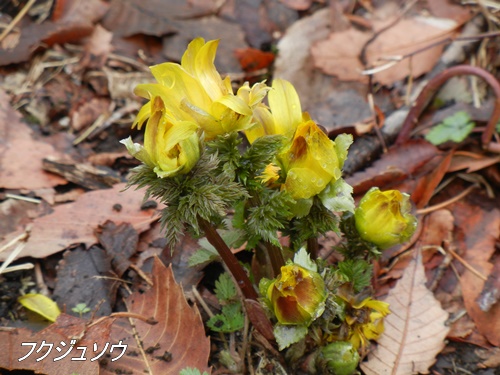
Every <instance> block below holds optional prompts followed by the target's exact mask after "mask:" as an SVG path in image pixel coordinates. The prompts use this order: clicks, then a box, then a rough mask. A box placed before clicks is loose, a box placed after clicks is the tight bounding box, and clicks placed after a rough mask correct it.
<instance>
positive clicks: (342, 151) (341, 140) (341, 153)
mask: <svg viewBox="0 0 500 375" xmlns="http://www.w3.org/2000/svg"><path fill="white" fill-rule="evenodd" d="M352 142H353V139H352V135H351V134H339V135H338V136H337V137H336V138H335V150H336V152H337V157H338V158H339V168H340V169H342V167H343V166H344V162H345V160H346V159H347V149H348V148H349V146H350V145H351V144H352Z"/></svg>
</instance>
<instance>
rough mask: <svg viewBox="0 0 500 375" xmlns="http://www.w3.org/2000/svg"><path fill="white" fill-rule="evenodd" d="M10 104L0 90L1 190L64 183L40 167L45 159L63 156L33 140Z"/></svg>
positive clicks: (7, 97)
mask: <svg viewBox="0 0 500 375" xmlns="http://www.w3.org/2000/svg"><path fill="white" fill-rule="evenodd" d="M9 102H10V99H9V96H8V95H7V94H6V93H5V92H4V91H2V90H0V188H5V189H29V190H33V189H41V188H46V187H52V186H56V185H60V184H64V183H66V180H65V179H63V178H61V177H59V176H56V175H53V174H52V173H47V172H45V171H44V170H43V168H42V159H43V158H44V157H47V156H54V157H61V156H62V155H60V153H59V152H58V151H56V150H55V149H54V147H52V145H50V144H49V143H47V142H43V141H40V140H36V139H34V138H33V132H32V130H31V129H30V128H29V126H27V125H26V124H24V123H23V122H22V121H21V115H20V114H19V113H18V112H17V111H16V110H14V109H13V108H12V107H11V106H10V104H9Z"/></svg>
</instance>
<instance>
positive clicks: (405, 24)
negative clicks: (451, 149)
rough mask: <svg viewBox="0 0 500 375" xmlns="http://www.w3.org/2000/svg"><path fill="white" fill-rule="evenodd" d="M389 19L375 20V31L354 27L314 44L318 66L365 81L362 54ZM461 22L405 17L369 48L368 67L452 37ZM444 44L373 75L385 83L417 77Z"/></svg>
mask: <svg viewBox="0 0 500 375" xmlns="http://www.w3.org/2000/svg"><path fill="white" fill-rule="evenodd" d="M387 24H388V21H387V19H383V20H373V25H374V30H373V31H372V32H362V31H358V30H356V29H354V28H351V29H349V30H346V31H342V32H336V33H333V34H331V35H330V37H329V38H328V39H326V40H324V41H321V42H318V43H317V44H316V45H314V46H313V48H312V50H311V53H312V56H313V58H314V61H315V64H316V66H317V67H318V68H320V69H321V70H322V71H324V72H325V73H327V74H331V75H335V76H337V77H339V78H340V79H342V80H346V81H349V80H358V81H363V82H364V81H366V80H367V76H366V75H363V74H362V71H363V70H364V68H365V67H364V66H363V65H362V63H361V61H360V58H359V57H360V55H361V52H362V50H363V47H364V46H365V45H366V43H367V42H368V41H369V40H370V39H371V38H372V37H373V36H374V35H375V34H374V33H376V32H377V31H380V30H383V29H384V27H386V26H387ZM459 25H460V24H459V23H457V22H455V21H453V20H451V19H439V18H434V17H423V16H415V17H412V18H404V19H401V20H400V21H399V22H397V23H396V24H395V25H394V26H392V27H390V28H389V29H387V30H384V31H383V32H381V33H380V34H378V36H377V37H376V39H375V40H374V41H373V42H372V43H370V44H369V45H368V47H367V48H366V60H367V65H368V67H374V66H378V65H382V64H386V63H388V62H390V61H391V60H390V59H391V58H392V57H394V56H402V55H406V54H408V53H412V52H415V51H417V50H419V49H421V48H423V47H426V46H428V45H431V44H433V43H436V42H438V41H441V40H445V39H446V38H449V37H452V36H453V35H454V33H455V32H456V30H457V28H458V26H459ZM443 48H444V47H443V45H442V44H440V45H436V46H434V47H432V48H429V49H427V50H425V51H422V52H420V53H418V54H415V55H414V56H412V59H411V64H409V63H408V61H407V60H403V61H400V62H397V63H396V64H395V65H394V66H391V67H390V68H388V69H385V70H383V71H381V72H379V73H376V74H374V76H373V77H374V81H376V82H378V83H381V84H382V85H392V84H393V83H394V82H396V81H399V80H401V79H404V78H405V77H407V76H408V75H412V76H414V77H418V76H420V75H422V74H424V73H426V72H428V71H429V70H430V69H432V67H433V66H434V65H435V63H436V62H437V61H438V59H439V58H440V56H441V53H442V50H443Z"/></svg>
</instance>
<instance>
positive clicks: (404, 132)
mask: <svg viewBox="0 0 500 375" xmlns="http://www.w3.org/2000/svg"><path fill="white" fill-rule="evenodd" d="M457 75H475V76H478V77H480V78H482V79H484V80H485V81H486V83H488V84H489V85H490V86H491V88H492V89H493V91H494V93H495V96H496V100H495V107H494V108H493V113H492V114H491V117H490V121H489V122H488V125H486V128H485V130H484V132H483V135H482V137H481V141H482V144H483V147H484V148H486V149H488V148H489V147H490V142H491V137H492V135H493V132H494V130H495V126H496V124H497V123H498V120H499V119H500V83H498V81H497V80H496V78H495V77H494V76H493V75H492V74H491V73H489V72H488V71H486V70H484V69H482V68H479V67H476V66H470V65H457V66H454V67H452V68H449V69H446V70H444V71H443V72H442V73H440V74H438V75H437V76H435V77H434V78H432V79H431V80H430V81H429V82H428V83H427V85H426V86H425V87H424V89H423V90H422V92H421V93H420V95H419V96H418V98H417V100H416V102H415V105H414V106H413V107H412V108H411V109H410V112H409V113H408V116H407V117H406V119H405V121H404V123H403V126H402V128H401V131H400V133H399V135H398V138H397V139H396V142H395V145H402V144H404V143H406V142H407V141H408V140H409V138H410V133H411V130H412V128H413V127H414V125H415V124H416V123H417V121H418V118H419V116H420V114H421V113H422V111H423V110H424V109H425V107H426V106H427V104H428V103H429V101H430V99H431V98H432V97H433V96H434V94H435V93H436V92H437V91H438V89H439V88H440V87H441V86H442V85H443V84H444V83H445V82H446V81H447V80H449V79H450V78H451V77H454V76H457Z"/></svg>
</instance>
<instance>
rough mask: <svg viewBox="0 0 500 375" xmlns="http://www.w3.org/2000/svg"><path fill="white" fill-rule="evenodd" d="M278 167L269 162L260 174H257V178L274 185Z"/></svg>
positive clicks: (277, 176)
mask: <svg viewBox="0 0 500 375" xmlns="http://www.w3.org/2000/svg"><path fill="white" fill-rule="evenodd" d="M280 169H281V168H280V167H278V166H277V165H275V164H273V163H271V164H268V165H267V166H266V168H264V171H263V172H262V174H261V175H260V176H259V178H260V179H261V180H262V182H263V183H264V184H266V185H267V186H274V185H275V184H276V181H278V179H279V178H280V175H279V171H280Z"/></svg>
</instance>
